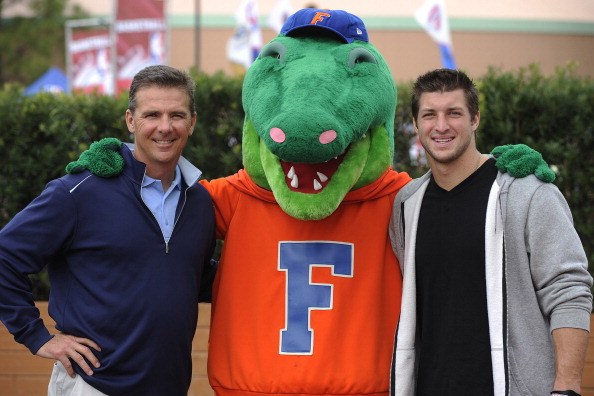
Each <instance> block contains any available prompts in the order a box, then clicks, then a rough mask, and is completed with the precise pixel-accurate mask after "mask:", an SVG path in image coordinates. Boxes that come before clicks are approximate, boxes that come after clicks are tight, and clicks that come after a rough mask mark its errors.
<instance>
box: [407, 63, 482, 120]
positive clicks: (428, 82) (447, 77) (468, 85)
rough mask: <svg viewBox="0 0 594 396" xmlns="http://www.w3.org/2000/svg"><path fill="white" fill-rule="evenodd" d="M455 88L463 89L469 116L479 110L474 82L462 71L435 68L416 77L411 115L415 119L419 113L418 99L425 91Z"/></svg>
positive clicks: (443, 90) (444, 90) (446, 90)
mask: <svg viewBox="0 0 594 396" xmlns="http://www.w3.org/2000/svg"><path fill="white" fill-rule="evenodd" d="M457 89H462V90H463V91H464V96H465V97H466V106H467V107H468V111H469V112H470V117H471V118H474V116H476V115H477V114H478V112H479V94H478V90H477V88H476V86H475V85H474V82H472V80H471V79H470V78H469V77H468V76H467V75H466V74H465V73H464V72H462V71H460V70H452V69H436V70H432V71H429V72H427V73H425V74H423V75H421V76H420V77H418V78H417V80H416V81H415V83H414V85H413V89H412V100H411V104H412V116H413V119H414V120H416V119H417V117H418V115H419V101H420V99H421V95H422V94H423V93H426V92H451V91H455V90H457Z"/></svg>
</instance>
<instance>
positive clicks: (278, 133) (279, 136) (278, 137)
mask: <svg viewBox="0 0 594 396" xmlns="http://www.w3.org/2000/svg"><path fill="white" fill-rule="evenodd" d="M270 137H271V138H272V140H274V141H275V142H276V143H282V142H284V141H285V139H286V138H287V136H286V135H285V133H284V132H283V130H282V129H280V128H272V129H271V130H270Z"/></svg>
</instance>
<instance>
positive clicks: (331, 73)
mask: <svg viewBox="0 0 594 396" xmlns="http://www.w3.org/2000/svg"><path fill="white" fill-rule="evenodd" d="M396 97H397V95H396V85H395V83H394V79H393V77H392V75H391V73H390V70H389V68H388V66H387V64H386V62H385V60H384V58H383V57H382V55H381V54H380V53H379V51H378V50H377V49H376V48H375V47H374V46H373V45H372V44H371V43H370V42H369V39H368V35H367V30H366V28H365V25H364V24H363V22H362V21H361V19H360V18H358V17H356V16H355V15H352V14H350V13H348V12H345V11H342V10H326V9H313V8H307V9H303V10H300V11H298V12H296V13H295V14H293V15H292V16H290V17H289V18H288V19H287V21H286V22H285V24H284V26H283V28H282V30H281V33H280V34H279V35H278V36H277V37H275V38H274V39H273V40H272V41H271V42H270V43H268V44H267V45H266V46H265V47H264V48H263V49H262V51H261V53H260V55H259V56H258V58H257V59H256V60H255V62H254V63H253V64H252V66H250V68H249V70H248V71H247V73H246V76H245V79H244V82H243V90H242V103H243V108H244V110H245V114H246V117H245V121H244V125H243V140H242V156H243V166H244V169H242V170H240V171H239V172H237V173H236V174H234V175H231V176H228V177H224V178H220V179H215V180H211V181H201V182H200V183H201V184H202V185H203V186H205V188H207V189H208V191H209V193H210V194H211V197H212V200H213V203H214V206H215V210H216V216H217V237H218V238H219V239H222V240H224V241H225V243H224V244H223V251H222V254H221V260H220V262H219V267H218V271H217V275H216V279H215V283H214V287H213V305H212V315H211V330H210V341H209V352H208V376H209V383H210V384H211V385H212V387H213V389H214V391H215V393H216V394H217V395H219V396H222V395H230V394H233V395H237V396H245V395H254V394H258V395H264V394H265V395H268V396H279V395H288V394H307V395H310V396H321V395H344V396H348V395H371V394H373V395H378V396H387V395H388V391H389V382H390V366H391V362H392V351H393V344H394V334H395V329H396V325H397V323H398V320H399V317H400V303H401V297H402V275H401V273H400V271H399V264H398V260H397V258H396V256H395V255H394V253H393V250H392V246H391V242H390V238H389V232H388V228H389V221H390V216H391V213H392V205H393V202H394V198H395V196H396V194H397V193H398V191H400V189H401V188H402V187H403V186H404V185H405V184H406V183H408V182H409V181H410V180H411V179H410V177H409V176H408V175H407V174H406V173H398V172H396V171H394V170H392V169H391V164H392V161H393V154H394V147H393V145H394V116H395V109H396ZM99 147H101V146H99ZM99 147H97V146H92V147H91V148H90V149H89V150H88V152H91V153H92V154H89V153H87V154H83V156H81V160H80V161H77V162H75V163H74V164H73V165H71V166H69V169H68V171H69V172H78V171H80V170H82V169H89V170H90V171H91V172H96V170H97V169H99V168H101V167H100V166H99V165H98V164H97V163H96V162H101V161H104V162H106V163H107V164H111V163H112V158H111V156H112V155H113V154H114V153H116V152H115V151H114V149H115V146H109V147H111V150H110V149H108V150H107V152H106V151H105V150H100V149H99ZM127 149H128V148H127V147H125V146H124V147H122V148H121V150H127ZM509 149H510V152H511V151H513V147H512V148H509ZM109 151H111V152H109ZM523 153H524V154H522V155H525V154H526V151H525V150H523ZM501 157H503V156H501ZM508 158H511V154H510V153H507V152H506V155H505V157H504V158H502V160H505V161H506V162H507V165H506V171H507V172H510V173H512V174H513V172H515V171H516V170H517V169H518V168H519V167H518V166H515V164H514V165H513V166H509V163H510V161H509V160H508ZM518 160H519V161H521V159H518ZM514 161H516V160H515V159H514ZM533 165H534V164H533ZM109 168H110V169H112V170H115V169H113V168H112V167H111V166H109ZM531 169H532V170H533V171H536V169H537V167H533V168H531ZM108 173H109V172H108ZM196 221H200V219H196ZM171 243H173V244H175V232H174V234H173V236H172V241H171ZM362 368H363V369H362Z"/></svg>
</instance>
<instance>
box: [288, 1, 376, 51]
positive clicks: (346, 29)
mask: <svg viewBox="0 0 594 396" xmlns="http://www.w3.org/2000/svg"><path fill="white" fill-rule="evenodd" d="M314 27H318V28H322V29H326V30H329V31H331V32H334V33H335V34H336V35H338V36H339V37H340V38H341V39H342V40H343V41H344V42H345V43H352V42H353V41H355V40H360V41H364V42H366V43H368V42H369V38H368V37H367V29H366V28H365V25H364V24H363V21H362V20H361V18H359V17H358V16H355V15H353V14H350V13H348V12H346V11H343V10H324V9H318V8H304V9H302V10H299V11H297V12H296V13H294V14H293V15H291V16H290V17H289V18H287V21H286V22H285V24H284V25H283V27H282V29H281V32H280V34H282V35H285V36H291V34H292V33H295V32H297V31H300V30H302V29H311V28H314Z"/></svg>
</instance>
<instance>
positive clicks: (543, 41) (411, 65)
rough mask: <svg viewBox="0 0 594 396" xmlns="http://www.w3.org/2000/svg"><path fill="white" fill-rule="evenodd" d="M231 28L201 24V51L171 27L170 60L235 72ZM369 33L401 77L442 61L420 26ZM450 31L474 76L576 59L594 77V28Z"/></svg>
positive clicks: (190, 36) (185, 32)
mask: <svg viewBox="0 0 594 396" xmlns="http://www.w3.org/2000/svg"><path fill="white" fill-rule="evenodd" d="M593 3H594V2H593ZM232 32H233V29H232V28H208V29H204V30H202V32H201V33H200V38H199V43H200V45H199V48H200V50H199V53H198V54H197V53H196V52H195V44H194V43H195V42H196V41H195V39H196V35H195V31H194V30H193V29H188V28H184V29H174V30H172V32H171V61H170V63H171V65H172V66H175V67H180V68H189V67H192V66H194V65H196V64H197V63H199V64H200V69H201V70H203V71H205V72H206V73H209V74H210V73H214V72H216V71H218V70H222V71H223V72H225V73H228V74H229V73H232V72H233V68H232V65H231V64H230V63H229V62H228V61H227V59H226V43H227V39H228V38H229V37H230V35H231V34H232ZM369 34H370V40H371V41H372V42H373V43H374V45H375V46H376V47H377V48H378V49H379V50H380V52H381V53H382V55H383V56H384V58H385V59H386V62H387V63H388V65H389V67H390V69H391V71H392V74H393V76H394V78H395V79H396V80H397V81H410V80H412V79H414V78H415V77H416V76H418V75H419V74H421V73H423V72H425V71H427V70H430V69H433V68H437V67H440V62H441V60H440V54H439V50H438V48H437V45H435V44H434V43H433V42H432V41H431V39H430V38H429V37H428V36H427V35H426V34H425V33H424V32H422V31H414V30H388V29H377V30H372V31H370V33H369ZM263 36H264V42H268V41H270V40H271V39H272V38H273V37H274V33H273V32H272V31H271V30H269V29H266V30H265V31H264V32H263ZM452 37H453V41H454V43H455V47H454V54H455V57H456V61H457V63H458V67H460V68H462V69H463V70H465V71H466V72H467V73H468V74H469V75H471V76H472V77H480V76H482V75H483V74H485V73H486V72H487V70H488V69H489V67H490V66H493V67H497V68H501V69H503V70H517V69H518V68H521V67H526V66H528V65H530V64H532V63H536V64H539V65H540V67H541V69H542V71H543V73H545V74H550V73H552V72H554V70H555V68H557V67H561V66H564V65H566V64H567V63H568V62H576V63H577V64H578V69H577V73H578V74H579V75H584V76H590V77H594V34H593V35H578V34H558V35H553V34H546V33H523V34H519V33H510V32H473V31H463V32H455V33H453V35H452ZM196 55H198V56H199V59H198V60H197V59H196Z"/></svg>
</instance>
